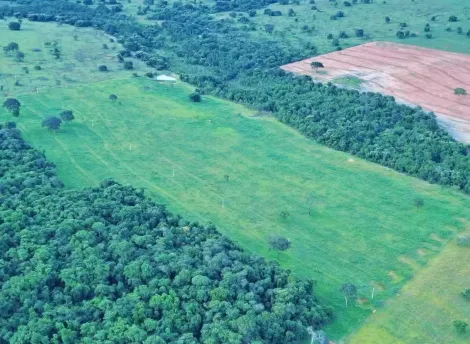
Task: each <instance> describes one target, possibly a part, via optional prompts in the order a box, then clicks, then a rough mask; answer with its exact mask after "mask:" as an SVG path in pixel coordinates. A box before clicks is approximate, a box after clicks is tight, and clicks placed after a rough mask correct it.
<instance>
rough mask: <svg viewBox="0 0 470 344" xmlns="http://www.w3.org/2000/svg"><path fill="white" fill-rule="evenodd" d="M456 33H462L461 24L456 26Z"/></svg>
mask: <svg viewBox="0 0 470 344" xmlns="http://www.w3.org/2000/svg"><path fill="white" fill-rule="evenodd" d="M457 33H458V34H459V35H461V34H463V29H462V27H461V26H459V27H458V28H457Z"/></svg>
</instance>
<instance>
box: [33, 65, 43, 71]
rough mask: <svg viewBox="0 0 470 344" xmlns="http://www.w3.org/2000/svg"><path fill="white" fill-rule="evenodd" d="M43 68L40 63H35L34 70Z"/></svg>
mask: <svg viewBox="0 0 470 344" xmlns="http://www.w3.org/2000/svg"><path fill="white" fill-rule="evenodd" d="M41 69H42V67H41V66H40V65H35V66H34V70H41Z"/></svg>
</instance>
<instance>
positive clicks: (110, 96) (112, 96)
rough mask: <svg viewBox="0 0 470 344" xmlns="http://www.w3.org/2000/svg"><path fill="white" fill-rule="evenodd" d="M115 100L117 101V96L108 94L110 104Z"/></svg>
mask: <svg viewBox="0 0 470 344" xmlns="http://www.w3.org/2000/svg"><path fill="white" fill-rule="evenodd" d="M117 99H118V96H117V95H115V94H110V95H109V100H111V101H112V102H115V101H116V100H117Z"/></svg>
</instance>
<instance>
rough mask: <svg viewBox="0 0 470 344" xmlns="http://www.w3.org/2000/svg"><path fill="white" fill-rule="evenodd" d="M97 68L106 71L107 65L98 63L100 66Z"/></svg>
mask: <svg viewBox="0 0 470 344" xmlns="http://www.w3.org/2000/svg"><path fill="white" fill-rule="evenodd" d="M98 70H99V71H100V72H107V71H108V67H107V66H106V65H100V66H99V67H98Z"/></svg>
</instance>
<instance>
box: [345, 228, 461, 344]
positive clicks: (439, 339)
mask: <svg viewBox="0 0 470 344" xmlns="http://www.w3.org/2000/svg"><path fill="white" fill-rule="evenodd" d="M469 228H470V226H469ZM469 259H470V249H469V248H465V247H459V246H458V245H457V244H456V243H455V242H452V243H451V244H449V245H447V246H446V248H445V249H444V250H443V251H442V253H441V254H440V255H439V256H437V257H436V258H434V259H432V260H431V262H430V263H429V266H428V267H427V268H425V269H424V270H422V271H421V272H419V273H418V274H417V275H416V277H415V278H414V279H413V280H412V281H411V282H409V283H408V284H407V285H406V286H405V287H404V288H403V289H402V291H401V292H400V294H399V296H397V297H395V298H394V299H393V300H391V301H390V302H388V303H387V306H386V307H385V308H384V309H383V310H381V311H379V312H378V313H376V314H374V315H373V316H371V318H370V319H369V320H368V321H367V322H366V324H365V325H364V326H363V327H362V328H361V329H360V330H359V331H358V333H357V334H355V335H354V336H352V337H351V339H350V340H349V341H348V342H349V343H351V344H356V343H382V344H396V343H456V344H459V343H462V344H463V343H469V342H470V333H468V331H467V333H465V334H459V333H457V332H456V331H455V329H454V328H453V323H452V322H453V321H454V320H463V321H466V322H467V323H468V322H470V305H469V301H466V300H465V299H464V298H463V297H462V296H461V293H462V292H463V291H464V290H466V289H469V288H470V277H469V276H470V265H469V264H468V262H469Z"/></svg>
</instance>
